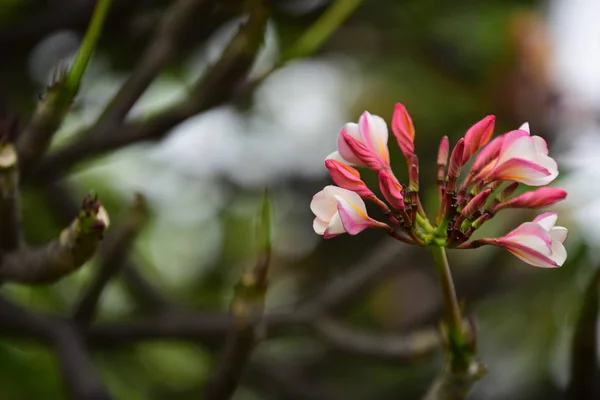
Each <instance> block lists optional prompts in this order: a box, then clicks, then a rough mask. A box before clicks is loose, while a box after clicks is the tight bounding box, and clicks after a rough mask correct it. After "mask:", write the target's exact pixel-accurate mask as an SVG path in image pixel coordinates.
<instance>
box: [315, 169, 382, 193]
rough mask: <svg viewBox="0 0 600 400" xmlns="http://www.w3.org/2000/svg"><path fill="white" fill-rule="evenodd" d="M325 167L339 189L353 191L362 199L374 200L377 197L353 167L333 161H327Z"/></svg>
mask: <svg viewBox="0 0 600 400" xmlns="http://www.w3.org/2000/svg"><path fill="white" fill-rule="evenodd" d="M325 166H326V167H327V169H328V170H329V174H330V175H331V179H333V181H334V182H335V184H336V185H338V186H339V187H341V188H343V189H348V190H352V191H353V192H356V193H357V194H358V195H359V196H360V197H362V198H372V197H374V196H375V195H374V194H373V192H371V191H370V190H369V188H368V187H367V185H365V183H364V182H363V181H362V180H361V179H360V174H359V173H358V171H357V170H355V169H354V168H352V167H351V166H349V165H346V164H344V163H341V162H339V161H337V160H332V159H328V160H325Z"/></svg>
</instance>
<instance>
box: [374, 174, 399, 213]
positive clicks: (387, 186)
mask: <svg viewBox="0 0 600 400" xmlns="http://www.w3.org/2000/svg"><path fill="white" fill-rule="evenodd" d="M379 187H380V188H381V193H382V194H383V197H385V199H386V200H387V202H388V203H389V204H390V205H391V206H392V208H393V209H396V210H402V209H403V208H404V197H403V196H402V185H401V184H400V182H398V179H396V177H395V176H394V175H393V174H392V173H391V172H388V171H385V170H381V171H379Z"/></svg>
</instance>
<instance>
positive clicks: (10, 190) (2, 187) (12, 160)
mask: <svg viewBox="0 0 600 400" xmlns="http://www.w3.org/2000/svg"><path fill="white" fill-rule="evenodd" d="M0 136H1V135H0ZM19 200H20V199H19V171H18V168H17V151H16V149H15V147H14V146H13V145H12V143H10V142H3V138H1V137H0V250H8V251H12V250H16V249H17V248H18V247H19V244H20V239H21V212H20V205H19Z"/></svg>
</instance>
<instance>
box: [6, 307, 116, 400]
mask: <svg viewBox="0 0 600 400" xmlns="http://www.w3.org/2000/svg"><path fill="white" fill-rule="evenodd" d="M0 321H2V323H1V324H0V329H1V330H2V332H3V333H4V334H12V335H15V336H18V337H20V338H22V337H24V336H25V337H31V338H35V339H37V340H40V341H42V342H44V343H46V344H50V345H53V346H54V348H55V350H56V353H57V356H58V359H59V364H60V369H61V371H62V375H63V379H64V381H65V386H66V389H67V391H68V392H69V393H70V394H71V397H72V398H73V399H75V400H108V399H110V396H109V394H108V392H107V391H106V389H105V388H104V385H103V384H102V382H101V381H100V379H99V378H98V377H97V374H96V371H95V369H94V367H93V365H92V362H91V360H90V358H89V352H88V350H87V349H86V348H85V347H84V346H83V342H82V340H81V337H80V335H79V333H78V332H77V331H76V330H75V329H74V327H73V326H72V325H71V324H70V323H69V322H67V321H65V320H62V319H59V318H55V317H50V316H44V315H37V314H33V313H31V312H29V311H27V310H25V309H24V308H22V307H20V306H18V305H16V304H13V303H11V302H10V301H8V300H6V299H4V298H2V297H0Z"/></svg>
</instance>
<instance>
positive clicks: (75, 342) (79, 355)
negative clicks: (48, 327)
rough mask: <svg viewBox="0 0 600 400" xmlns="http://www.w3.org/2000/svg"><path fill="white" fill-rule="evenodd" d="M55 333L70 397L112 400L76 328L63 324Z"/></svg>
mask: <svg viewBox="0 0 600 400" xmlns="http://www.w3.org/2000/svg"><path fill="white" fill-rule="evenodd" d="M54 331H55V332H54V335H53V336H54V347H55V349H56V353H57V356H58V359H59V364H60V370H61V372H62V376H63V379H64V381H65V386H66V389H67V391H68V392H69V394H70V397H71V398H72V399H73V400H110V399H111V396H110V394H109V393H108V392H107V390H106V388H105V387H104V384H103V383H102V381H101V380H100V379H99V378H98V376H97V373H96V370H95V368H94V365H93V364H92V360H91V359H90V354H89V350H88V349H87V348H86V347H85V345H84V343H83V341H82V340H81V337H80V336H79V334H78V332H77V331H76V330H75V328H73V327H72V326H70V325H69V324H67V323H63V324H60V325H57V326H56V328H55V329H54Z"/></svg>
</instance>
